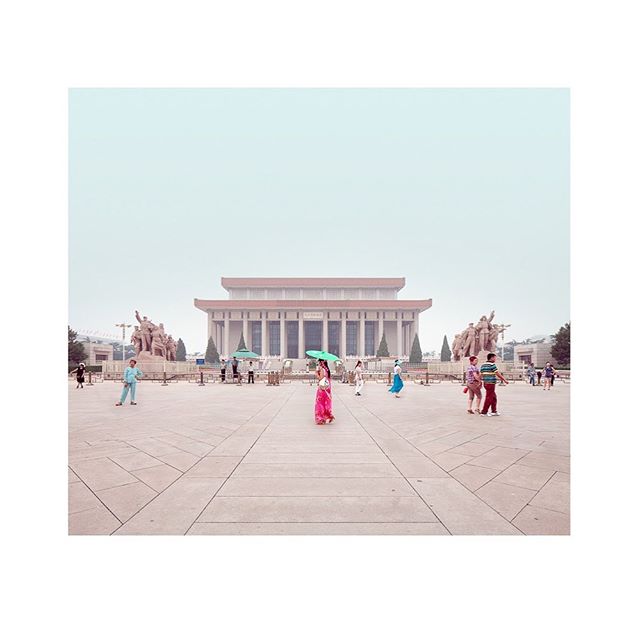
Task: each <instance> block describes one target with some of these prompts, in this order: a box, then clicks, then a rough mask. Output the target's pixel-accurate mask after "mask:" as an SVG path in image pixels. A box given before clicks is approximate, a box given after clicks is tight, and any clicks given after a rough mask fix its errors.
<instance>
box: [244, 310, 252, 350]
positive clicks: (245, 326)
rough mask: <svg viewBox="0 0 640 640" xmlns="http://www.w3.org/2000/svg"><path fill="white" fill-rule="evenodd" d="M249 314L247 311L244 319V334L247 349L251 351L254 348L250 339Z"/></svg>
mask: <svg viewBox="0 0 640 640" xmlns="http://www.w3.org/2000/svg"><path fill="white" fill-rule="evenodd" d="M246 314H247V312H246V311H245V317H244V318H243V319H242V333H243V335H244V343H245V344H246V345H247V349H251V347H252V346H253V345H252V344H251V340H250V338H249V319H248V318H247V316H246Z"/></svg>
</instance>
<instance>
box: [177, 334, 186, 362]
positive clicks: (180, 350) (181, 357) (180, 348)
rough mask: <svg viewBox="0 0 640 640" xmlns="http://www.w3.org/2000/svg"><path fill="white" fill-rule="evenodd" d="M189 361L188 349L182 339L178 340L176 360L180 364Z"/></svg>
mask: <svg viewBox="0 0 640 640" xmlns="http://www.w3.org/2000/svg"><path fill="white" fill-rule="evenodd" d="M186 359H187V348H186V347H185V346H184V342H182V338H178V344H177V345H176V360H177V361H178V362H184V361H185V360H186Z"/></svg>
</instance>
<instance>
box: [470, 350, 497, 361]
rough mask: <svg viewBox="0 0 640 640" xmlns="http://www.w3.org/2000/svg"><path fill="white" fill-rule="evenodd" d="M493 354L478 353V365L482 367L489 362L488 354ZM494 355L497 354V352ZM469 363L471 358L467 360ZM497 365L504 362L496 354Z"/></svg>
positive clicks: (486, 352)
mask: <svg viewBox="0 0 640 640" xmlns="http://www.w3.org/2000/svg"><path fill="white" fill-rule="evenodd" d="M489 353H491V351H486V350H485V351H480V353H478V365H481V364H482V363H483V362H486V361H487V354H489ZM493 353H496V352H495V351H494V352H493ZM466 360H467V362H469V358H466ZM495 362H496V364H500V363H501V362H502V358H501V357H500V356H499V355H498V354H497V353H496V360H495Z"/></svg>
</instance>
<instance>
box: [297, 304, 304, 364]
mask: <svg viewBox="0 0 640 640" xmlns="http://www.w3.org/2000/svg"><path fill="white" fill-rule="evenodd" d="M301 316H302V312H300V317H299V318H298V358H300V359H302V358H304V357H305V355H304V319H303V318H302V317H301Z"/></svg>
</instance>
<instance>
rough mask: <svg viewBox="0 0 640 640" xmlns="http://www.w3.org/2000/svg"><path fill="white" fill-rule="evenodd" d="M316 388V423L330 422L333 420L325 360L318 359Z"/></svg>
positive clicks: (327, 367) (328, 376) (329, 376)
mask: <svg viewBox="0 0 640 640" xmlns="http://www.w3.org/2000/svg"><path fill="white" fill-rule="evenodd" d="M316 376H317V378H318V390H317V391H316V404H315V416H316V424H330V423H332V422H333V421H334V417H333V412H332V404H333V402H332V398H331V372H330V371H329V365H328V364H327V362H326V360H322V359H320V360H318V366H317V367H316Z"/></svg>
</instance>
